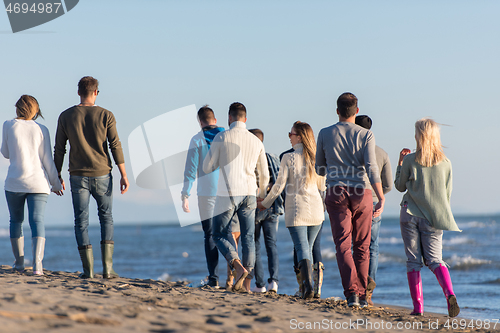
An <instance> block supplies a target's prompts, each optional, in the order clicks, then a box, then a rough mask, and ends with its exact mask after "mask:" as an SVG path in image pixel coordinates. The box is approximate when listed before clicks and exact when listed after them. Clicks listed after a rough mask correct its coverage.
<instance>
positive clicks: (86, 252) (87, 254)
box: [78, 245, 94, 279]
mask: <svg viewBox="0 0 500 333" xmlns="http://www.w3.org/2000/svg"><path fill="white" fill-rule="evenodd" d="M78 252H80V259H82V265H83V273H82V274H80V277H81V278H84V279H92V278H93V277H94V253H93V252H92V245H86V246H82V247H78Z"/></svg>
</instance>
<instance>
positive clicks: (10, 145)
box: [1, 119, 62, 194]
mask: <svg viewBox="0 0 500 333" xmlns="http://www.w3.org/2000/svg"><path fill="white" fill-rule="evenodd" d="M1 152H2V154H3V156H4V157H5V158H8V159H9V160H10V165H9V171H8V172H7V178H6V179H5V190H6V191H9V192H22V193H46V194H49V193H50V185H49V182H50V184H52V187H53V189H54V191H60V190H61V189H62V187H61V182H60V181H59V178H58V176H57V171H56V166H55V164H54V160H53V159H52V153H51V147H50V135H49V130H48V129H47V127H45V126H43V125H40V124H38V123H37V122H35V121H33V120H22V119H13V120H7V121H6V122H4V124H3V133H2V148H1Z"/></svg>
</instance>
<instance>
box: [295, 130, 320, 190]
mask: <svg viewBox="0 0 500 333" xmlns="http://www.w3.org/2000/svg"><path fill="white" fill-rule="evenodd" d="M293 129H294V130H295V132H296V133H297V135H298V136H300V138H301V139H302V145H303V146H304V153H303V155H304V158H305V161H306V168H307V177H306V183H310V182H315V181H316V170H315V168H314V165H315V163H316V140H315V139H314V132H313V130H312V128H311V126H310V125H309V124H308V123H304V122H301V121H296V122H295V123H293Z"/></svg>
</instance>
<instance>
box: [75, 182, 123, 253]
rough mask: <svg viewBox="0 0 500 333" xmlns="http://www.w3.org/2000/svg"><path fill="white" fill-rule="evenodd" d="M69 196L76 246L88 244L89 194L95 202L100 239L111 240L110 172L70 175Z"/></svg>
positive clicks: (111, 187) (111, 190) (111, 195)
mask: <svg viewBox="0 0 500 333" xmlns="http://www.w3.org/2000/svg"><path fill="white" fill-rule="evenodd" d="M69 181H70V183H71V197H72V199H73V211H74V214H75V236H76V243H77V244H78V247H79V248H81V247H83V246H87V245H90V239H89V232H88V227H89V203H90V196H91V195H92V197H93V198H94V199H95V201H96V203H97V215H98V216H99V223H100V224H101V241H112V240H113V216H112V213H111V210H112V206H113V177H112V176H111V173H110V174H107V175H104V176H100V177H85V176H70V177H69Z"/></svg>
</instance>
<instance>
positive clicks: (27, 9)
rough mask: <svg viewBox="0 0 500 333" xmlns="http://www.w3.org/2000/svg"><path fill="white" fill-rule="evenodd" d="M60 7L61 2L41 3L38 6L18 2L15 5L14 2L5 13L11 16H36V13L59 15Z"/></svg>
mask: <svg viewBox="0 0 500 333" xmlns="http://www.w3.org/2000/svg"><path fill="white" fill-rule="evenodd" d="M60 7H61V3H60V2H55V3H50V2H49V3H43V2H40V3H38V4H36V3H34V4H33V5H31V6H30V5H29V4H27V3H17V2H16V3H14V4H13V3H12V2H9V4H8V5H7V7H6V8H5V11H6V12H7V13H9V14H11V13H14V14H19V13H22V14H26V13H33V14H36V13H39V14H42V13H47V14H51V13H56V14H57V12H58V11H59V8H60Z"/></svg>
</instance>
